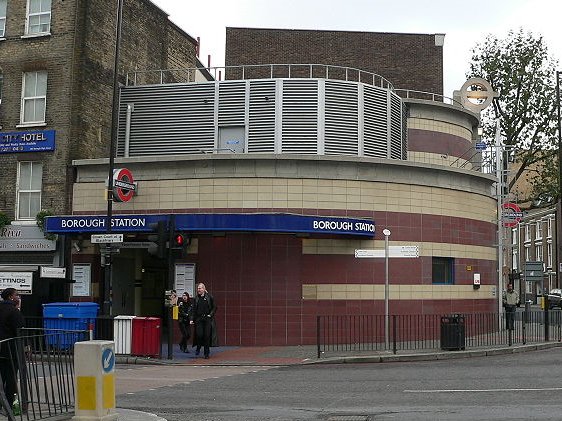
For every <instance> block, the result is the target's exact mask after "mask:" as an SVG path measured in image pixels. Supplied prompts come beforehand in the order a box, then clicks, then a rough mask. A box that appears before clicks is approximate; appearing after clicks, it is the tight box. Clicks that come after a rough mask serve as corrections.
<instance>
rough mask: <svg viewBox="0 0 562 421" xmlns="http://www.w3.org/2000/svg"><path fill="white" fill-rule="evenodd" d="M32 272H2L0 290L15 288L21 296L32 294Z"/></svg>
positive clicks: (0, 274) (0, 273)
mask: <svg viewBox="0 0 562 421" xmlns="http://www.w3.org/2000/svg"><path fill="white" fill-rule="evenodd" d="M32 283H33V273H32V272H0V290H2V291H3V290H5V289H6V288H15V289H17V290H18V292H19V293H20V294H31V286H32Z"/></svg>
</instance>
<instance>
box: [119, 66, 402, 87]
mask: <svg viewBox="0 0 562 421" xmlns="http://www.w3.org/2000/svg"><path fill="white" fill-rule="evenodd" d="M201 72H208V73H209V74H211V75H212V76H213V78H214V79H215V80H221V78H222V74H223V72H224V78H225V80H247V79H274V78H287V79H294V78H309V79H312V78H322V79H337V80H346V81H353V82H361V83H365V84H369V85H373V86H378V87H381V88H384V89H390V90H394V87H393V86H392V83H390V81H388V80H387V79H385V78H384V77H382V76H381V75H378V74H376V73H373V72H368V71H365V70H361V69H356V68H354V67H346V66H333V65H329V64H250V65H241V66H220V67H209V68H206V67H205V68H203V67H190V68H184V69H159V70H135V71H132V72H128V73H127V74H126V82H125V84H126V86H130V85H147V84H169V83H194V82H197V81H198V80H197V77H196V75H197V73H201Z"/></svg>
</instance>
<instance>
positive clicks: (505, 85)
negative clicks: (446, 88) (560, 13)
mask: <svg viewBox="0 0 562 421" xmlns="http://www.w3.org/2000/svg"><path fill="white" fill-rule="evenodd" d="M556 66H557V62H556V61H555V60H554V59H553V58H551V57H549V54H548V48H547V46H546V44H545V42H544V40H543V38H542V36H540V35H538V36H536V35H533V34H532V33H531V32H524V31H523V29H519V31H517V32H515V31H510V32H509V33H508V35H507V37H506V38H505V39H498V38H496V37H495V36H493V35H489V36H488V37H487V38H486V39H485V41H484V42H483V43H481V44H477V45H476V47H475V48H474V49H473V51H472V63H471V64H470V71H469V73H468V74H467V76H468V77H482V78H484V79H486V80H488V81H489V82H490V84H491V85H492V88H493V89H494V91H496V92H498V94H499V96H498V97H497V98H494V100H493V102H492V106H491V107H488V109H486V110H485V111H484V113H483V115H482V126H483V128H484V136H485V137H487V138H489V139H491V138H493V137H494V132H495V124H496V121H497V120H498V119H499V121H500V129H501V134H502V136H503V141H504V143H505V145H506V146H512V147H513V149H512V151H513V152H515V153H514V154H513V155H514V156H515V159H516V164H517V165H515V167H516V168H517V170H516V171H514V173H513V174H509V175H508V179H509V189H510V191H511V190H512V189H513V187H514V185H515V183H516V182H517V181H518V180H519V179H521V178H522V177H525V178H528V179H529V180H532V181H530V182H531V185H532V191H531V196H530V197H528V198H523V199H522V201H526V200H533V199H537V198H540V197H541V198H543V199H545V198H549V201H550V200H557V199H558V197H559V195H560V193H559V192H558V187H557V185H558V176H557V175H555V173H554V172H553V169H554V167H557V165H558V159H557V158H556V156H555V155H556V151H557V148H558V145H557V136H556V133H557V118H556V94H555V86H556ZM529 172H530V173H532V174H530V173H529ZM543 175H544V179H543ZM520 199H521V198H520ZM547 204H548V203H543V205H547Z"/></svg>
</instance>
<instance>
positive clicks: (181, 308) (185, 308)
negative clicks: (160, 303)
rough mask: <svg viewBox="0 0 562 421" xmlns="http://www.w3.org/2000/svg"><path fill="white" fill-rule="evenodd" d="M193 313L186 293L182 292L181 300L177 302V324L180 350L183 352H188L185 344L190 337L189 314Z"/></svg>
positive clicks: (191, 304)
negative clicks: (179, 333) (178, 326)
mask: <svg viewBox="0 0 562 421" xmlns="http://www.w3.org/2000/svg"><path fill="white" fill-rule="evenodd" d="M192 311H193V303H192V302H191V298H190V297H189V294H188V293H187V292H184V293H183V295H182V296H181V299H180V300H178V323H179V325H180V332H181V340H180V349H181V350H182V351H183V352H189V349H188V348H187V342H188V341H189V338H190V337H191V325H190V323H189V322H190V321H191V314H192Z"/></svg>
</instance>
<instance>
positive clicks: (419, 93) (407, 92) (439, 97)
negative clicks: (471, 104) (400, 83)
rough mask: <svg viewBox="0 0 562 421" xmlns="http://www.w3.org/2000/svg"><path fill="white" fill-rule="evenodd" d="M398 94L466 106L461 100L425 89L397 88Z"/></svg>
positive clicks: (410, 97)
mask: <svg viewBox="0 0 562 421" xmlns="http://www.w3.org/2000/svg"><path fill="white" fill-rule="evenodd" d="M394 92H396V94H397V95H399V96H400V97H402V98H405V99H423V100H427V101H433V102H442V103H444V104H449V105H454V106H457V107H461V108H464V105H462V103H461V102H459V101H457V100H456V99H454V98H450V97H448V96H445V95H442V94H436V93H433V92H425V91H416V90H413V89H395V90H394Z"/></svg>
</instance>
